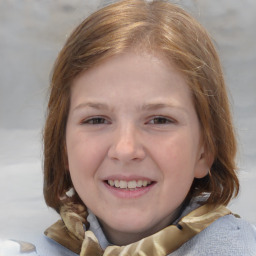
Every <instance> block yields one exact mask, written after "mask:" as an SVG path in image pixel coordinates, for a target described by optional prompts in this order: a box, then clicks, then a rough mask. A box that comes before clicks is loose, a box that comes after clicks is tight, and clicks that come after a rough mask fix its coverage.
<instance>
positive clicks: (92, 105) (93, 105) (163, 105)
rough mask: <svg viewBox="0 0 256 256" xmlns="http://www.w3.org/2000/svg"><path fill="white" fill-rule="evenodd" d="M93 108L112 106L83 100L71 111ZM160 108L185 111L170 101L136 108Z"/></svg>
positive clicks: (145, 109)
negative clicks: (83, 101)
mask: <svg viewBox="0 0 256 256" xmlns="http://www.w3.org/2000/svg"><path fill="white" fill-rule="evenodd" d="M86 107H89V108H95V109H99V110H101V109H104V110H111V109H113V108H111V107H110V106H109V105H108V104H106V103H99V102H85V103H81V104H79V105H77V106H76V107H75V108H74V110H73V111H77V110H79V109H81V108H86ZM162 108H176V109H179V110H182V111H185V112H187V111H186V109H184V108H183V107H180V106H175V105H173V104H170V103H146V104H143V105H142V106H139V107H138V110H142V111H154V110H158V109H162Z"/></svg>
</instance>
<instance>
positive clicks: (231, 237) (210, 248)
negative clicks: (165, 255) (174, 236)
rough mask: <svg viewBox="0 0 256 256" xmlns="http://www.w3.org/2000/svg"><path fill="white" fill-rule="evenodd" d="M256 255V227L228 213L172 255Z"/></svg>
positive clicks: (171, 255)
mask: <svg viewBox="0 0 256 256" xmlns="http://www.w3.org/2000/svg"><path fill="white" fill-rule="evenodd" d="M180 255H182V256H185V255H190V256H205V255H207V256H216V255H225V256H256V227H255V226H253V225H251V224H250V223H248V222H247V221H245V220H243V219H240V218H236V217H235V216H233V215H226V216H224V217H221V218H219V219H218V220H216V221H215V222H213V223H212V224H211V225H210V226H209V227H207V228H206V229H205V230H203V231H202V232H200V233H199V234H198V235H196V236H195V237H193V238H192V239H191V240H190V241H188V242H187V243H185V244H184V245H183V246H182V247H180V248H179V249H178V250H177V251H176V252H174V253H172V254H170V256H180Z"/></svg>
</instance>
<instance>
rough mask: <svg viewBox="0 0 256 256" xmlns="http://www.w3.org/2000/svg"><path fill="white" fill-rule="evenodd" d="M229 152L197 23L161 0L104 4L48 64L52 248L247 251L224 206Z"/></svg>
mask: <svg viewBox="0 0 256 256" xmlns="http://www.w3.org/2000/svg"><path fill="white" fill-rule="evenodd" d="M235 155H236V139H235V135H234V130H233V126H232V120H231V116H230V111H229V104H228V98H227V93H226V87H225V82H224V79H223V74H222V70H221V66H220V62H219V58H218V55H217V53H216V51H215V49H214V46H213V44H212V42H211V40H210V38H209V36H208V34H207V32H206V31H205V30H204V28H202V26H201V25H199V24H198V22H197V21H195V20H194V19H193V18H192V17H191V16H190V15H188V14H187V13H186V12H185V11H183V10H182V9H180V8H179V7H177V6H175V5H173V4H170V3H168V2H166V1H151V2H146V1H143V0H126V1H120V2H117V3H115V4H112V5H109V6H107V7H105V8H103V9H101V10H99V11H97V12H96V13H94V14H92V15H91V16H90V17H89V18H87V19H86V20H85V21H83V22H82V23H81V24H80V25H79V26H78V27H77V28H76V29H75V31H74V32H73V33H72V35H71V36H70V37H69V39H68V40H67V42H66V44H65V46H64V47H63V49H62V51H61V52H60V54H59V56H58V58H57V61H56V63H55V67H54V70H53V76H52V83H51V91H50V99H49V104H48V116H47V120H46V125H45V131H44V156H45V158H44V195H45V200H46V203H47V205H49V206H50V207H52V208H54V209H55V210H56V211H57V212H58V213H60V215H61V218H62V220H60V221H58V222H57V223H55V224H54V225H52V226H51V227H49V228H48V229H47V230H46V232H45V234H46V235H47V236H48V237H49V238H50V239H51V240H54V241H56V242H57V243H58V244H61V245H63V246H64V247H65V248H67V249H64V248H62V247H61V246H59V248H60V249H59V251H60V253H61V254H60V255H76V254H80V255H81V256H85V255H105V256H106V255H108V256H110V255H111V256H114V255H141V256H142V255H156V256H160V255H172V256H173V255H183V256H184V255H197V256H198V255H232V256H233V255H256V254H255V252H256V232H255V229H254V228H253V227H252V226H251V225H250V224H248V223H247V222H245V221H243V220H241V219H239V218H237V217H236V216H234V215H232V214H231V212H230V211H229V210H228V209H227V208H226V207H225V206H226V205H227V204H228V202H229V201H230V200H231V198H232V197H233V196H236V195H237V194H238V191H239V182H238V179H237V175H236V172H235V170H236V166H235V162H234V160H235ZM49 243H50V241H49Z"/></svg>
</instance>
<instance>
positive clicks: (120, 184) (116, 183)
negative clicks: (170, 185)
mask: <svg viewBox="0 0 256 256" xmlns="http://www.w3.org/2000/svg"><path fill="white" fill-rule="evenodd" d="M108 184H109V185H110V186H111V187H116V188H122V189H127V188H129V189H135V188H141V187H146V186H148V185H150V184H151V181H147V180H138V181H136V180H132V181H128V182H127V181H125V180H108Z"/></svg>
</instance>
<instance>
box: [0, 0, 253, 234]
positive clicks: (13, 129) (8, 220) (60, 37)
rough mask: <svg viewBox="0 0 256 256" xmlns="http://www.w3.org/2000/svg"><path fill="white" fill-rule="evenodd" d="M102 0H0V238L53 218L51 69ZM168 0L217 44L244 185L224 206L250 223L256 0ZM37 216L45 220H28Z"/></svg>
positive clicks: (37, 228) (43, 225)
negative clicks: (48, 162)
mask: <svg viewBox="0 0 256 256" xmlns="http://www.w3.org/2000/svg"><path fill="white" fill-rule="evenodd" d="M107 2H109V1H99V0H72V1H71V0H54V1H51V0H43V1H41V0H0V194H1V195H2V200H1V209H0V238H1V235H2V236H6V237H7V236H8V237H12V238H15V237H18V236H19V234H20V233H19V230H22V229H23V228H25V227H26V230H30V231H29V232H30V234H32V233H37V231H38V232H42V231H43V230H44V228H46V227H47V225H50V224H51V222H52V221H53V220H55V219H56V218H57V216H56V215H55V214H54V213H53V212H52V211H51V210H49V209H47V208H46V206H45V205H44V202H43V196H42V167H41V162H42V160H41V159H42V147H41V130H42V126H43V123H44V116H45V109H46V102H47V89H48V85H49V80H50V73H51V69H52V66H53V63H54V60H55V58H56V56H57V54H58V52H59V50H60V49H61V47H62V45H63V44H64V41H65V40H66V38H67V36H68V35H69V34H70V32H71V31H72V29H73V28H74V27H75V26H76V25H78V24H79V23H80V22H81V21H82V20H83V19H84V18H85V17H86V16H87V15H88V14H89V13H91V12H93V11H95V10H96V9H97V8H98V7H99V6H100V5H103V4H106V3H107ZM172 2H175V3H178V4H179V5H181V6H183V7H184V8H185V9H187V10H188V11H189V12H190V13H191V14H192V15H193V16H195V17H196V18H197V19H199V21H200V22H201V23H202V24H203V25H204V26H205V27H206V28H207V29H208V31H209V32H210V34H211V35H212V37H213V38H214V41H215V45H216V47H217V49H218V51H219V54H220V57H221V60H222V64H223V69H224V74H225V77H226V81H227V84H228V87H229V91H230V101H231V104H232V110H233V112H234V121H235V125H236V128H237V135H238V140H239V144H240V151H239V155H238V164H239V169H240V172H239V173H240V174H239V175H240V179H241V184H242V188H241V194H240V196H239V197H238V199H236V200H235V201H234V202H233V203H231V205H230V207H231V209H232V210H233V211H235V212H238V213H239V214H240V215H241V216H242V217H244V218H245V219H248V220H249V221H251V222H253V223H255V224H256V199H255V196H256V185H255V184H256V146H255V145H256V82H255V81H256V1H255V0H216V1H212V0H186V1H178V0H176V1H172ZM227 139H228V138H227ZM3 195H4V196H3ZM47 216H49V217H47ZM38 217H41V219H42V220H44V221H40V223H38V221H35V220H33V218H35V219H36V218H38ZM28 222H29V224H28ZM24 223H26V224H24ZM29 232H28V234H29ZM23 235H24V234H23ZM28 236H29V235H28Z"/></svg>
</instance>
